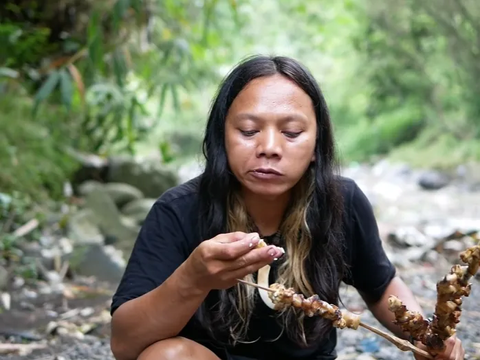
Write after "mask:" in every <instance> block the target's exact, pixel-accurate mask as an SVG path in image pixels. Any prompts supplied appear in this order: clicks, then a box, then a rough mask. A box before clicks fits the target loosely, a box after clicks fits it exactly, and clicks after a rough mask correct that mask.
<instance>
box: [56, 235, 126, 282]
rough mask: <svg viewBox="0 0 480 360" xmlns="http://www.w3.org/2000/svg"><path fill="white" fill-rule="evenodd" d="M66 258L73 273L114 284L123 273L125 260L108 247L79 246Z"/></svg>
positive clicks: (97, 245) (96, 245)
mask: <svg viewBox="0 0 480 360" xmlns="http://www.w3.org/2000/svg"><path fill="white" fill-rule="evenodd" d="M66 258H67V259H68V261H69V263H70V268H71V269H72V271H73V272H74V273H76V274H78V275H82V276H95V277H96V278H97V279H98V280H100V281H108V282H112V283H115V284H116V283H118V282H119V281H120V279H121V278H122V276H123V272H124V271H125V260H124V259H123V258H122V255H121V254H120V253H119V252H118V251H117V250H115V248H113V247H112V246H109V245H100V244H88V245H83V246H79V247H77V248H75V249H74V250H73V252H72V253H71V254H69V255H68V256H67V257H66Z"/></svg>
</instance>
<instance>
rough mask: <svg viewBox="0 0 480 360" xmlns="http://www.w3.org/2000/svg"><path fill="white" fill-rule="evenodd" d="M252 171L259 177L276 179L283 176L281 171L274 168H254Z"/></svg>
mask: <svg viewBox="0 0 480 360" xmlns="http://www.w3.org/2000/svg"><path fill="white" fill-rule="evenodd" d="M251 173H252V175H253V176H254V177H256V178H258V179H275V178H278V177H280V176H283V174H282V173H281V172H280V171H278V170H275V169H273V168H258V169H255V170H253V171H252V172H251Z"/></svg>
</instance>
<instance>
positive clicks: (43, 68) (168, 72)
mask: <svg viewBox="0 0 480 360" xmlns="http://www.w3.org/2000/svg"><path fill="white" fill-rule="evenodd" d="M20 5H22V6H20ZM25 6H30V9H31V12H30V13H28V14H24V13H23V12H22V10H21V9H22V8H24V7H25ZM236 7H237V3H236V2H235V1H230V2H227V3H226V4H225V3H219V2H217V1H215V0H213V1H205V2H200V3H199V2H190V1H186V0H184V1H161V0H156V1H153V2H150V1H146V0H116V1H113V2H109V3H105V2H91V1H88V2H85V1H79V0H72V1H69V2H67V3H65V4H60V3H58V4H52V3H51V2H48V1H46V0H43V1H29V0H23V1H21V4H18V3H17V4H16V3H15V2H12V1H9V2H8V4H7V6H5V7H4V8H1V9H0V14H1V15H2V16H3V17H5V18H6V20H7V23H6V25H3V27H2V28H0V36H3V38H4V39H5V40H8V41H7V42H8V44H9V45H10V46H11V47H12V48H14V50H15V51H12V52H11V55H10V54H8V55H7V57H6V58H2V57H0V66H4V67H5V68H9V69H11V70H16V71H19V72H20V78H19V81H20V82H21V84H22V86H24V87H25V88H26V89H28V91H29V92H31V93H32V95H33V96H34V100H35V102H34V106H33V115H34V116H36V115H37V113H38V110H39V108H40V106H42V105H43V104H45V103H46V102H48V103H50V104H61V105H63V106H64V108H65V109H66V110H67V111H71V112H73V113H75V114H76V116H75V117H74V118H75V119H76V121H79V124H78V125H79V126H78V130H79V132H78V134H82V135H84V136H83V137H82V138H81V139H80V138H77V139H74V140H75V146H76V147H79V148H81V149H82V150H85V151H92V152H97V153H108V152H110V151H123V150H127V151H129V152H134V151H135V145H136V144H137V143H138V142H139V141H141V140H142V139H143V138H144V137H145V136H146V135H147V134H148V129H149V128H151V127H152V126H155V125H156V124H157V122H158V120H159V117H160V115H161V114H162V112H163V109H164V107H165V105H167V104H172V105H173V106H174V108H175V109H176V110H177V111H178V110H179V109H180V107H181V104H180V101H179V99H180V94H181V92H182V91H191V90H192V89H193V88H198V86H201V84H202V83H203V82H204V81H205V80H211V79H215V78H216V77H217V76H218V74H217V73H216V69H215V67H214V66H213V64H212V62H211V60H212V59H213V58H215V56H212V55H211V54H210V52H209V48H208V46H211V43H213V44H215V43H217V44H221V43H222V41H221V39H222V36H223V32H222V31H223V30H232V29H234V28H235V26H236V25H235V24H236V22H235V21H232V14H233V15H235V14H236ZM66 13H75V14H76V15H75V18H73V19H70V18H68V17H65V14H66ZM84 19H88V20H87V21H85V20H84ZM217 19H221V20H222V24H221V25H222V27H223V28H222V29H220V28H219V27H217V26H219V25H218V22H217V21H216V20H217ZM233 19H234V20H237V18H236V17H235V16H234V17H233ZM25 25H26V28H27V29H29V31H30V32H27V33H26V34H25V35H24V36H21V35H22V34H23V33H22V31H21V30H19V29H20V28H21V27H22V28H23V27H25ZM212 28H213V29H212ZM19 32H20V33H19ZM17 33H19V34H20V35H17ZM32 42H36V43H37V44H38V46H40V47H41V49H43V50H44V51H43V52H41V53H37V52H36V51H35V49H36V48H35V47H30V45H31V43H32ZM29 48H31V49H32V50H33V51H32V52H31V53H29V52H28V49H29ZM25 51H26V52H27V53H28V54H29V55H31V56H30V57H25V56H22V54H23V53H24V52H25ZM32 74H33V75H32ZM167 100H168V101H170V102H169V103H167ZM153 104H155V105H156V106H153ZM152 107H154V108H156V110H155V111H152ZM147 108H148V109H149V110H148V111H147ZM77 114H78V115H80V116H77Z"/></svg>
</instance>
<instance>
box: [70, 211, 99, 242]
mask: <svg viewBox="0 0 480 360" xmlns="http://www.w3.org/2000/svg"><path fill="white" fill-rule="evenodd" d="M68 236H69V238H70V239H72V240H73V241H75V242H76V243H80V244H85V243H103V240H104V238H103V235H102V233H101V231H100V229H99V227H98V219H97V217H96V214H95V212H94V211H93V210H92V209H88V208H86V209H80V210H78V211H76V212H74V213H73V214H72V215H71V217H70V219H69V222H68Z"/></svg>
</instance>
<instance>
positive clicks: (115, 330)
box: [111, 265, 208, 360]
mask: <svg viewBox="0 0 480 360" xmlns="http://www.w3.org/2000/svg"><path fill="white" fill-rule="evenodd" d="M207 294H208V291H203V290H199V289H196V287H195V286H193V284H191V283H190V282H189V280H188V276H186V273H185V271H184V265H182V266H180V267H179V268H178V269H177V270H176V271H175V272H174V273H173V274H172V275H171V276H170V277H169V278H167V280H165V282H163V283H162V284H161V285H160V286H159V287H157V288H155V289H154V290H152V291H150V292H148V293H146V294H145V295H142V296H140V297H138V298H136V299H133V300H130V301H128V302H126V303H124V304H123V305H121V306H120V307H119V308H118V309H117V310H116V311H115V313H114V314H113V316H112V336H111V349H112V352H113V355H114V356H115V358H116V359H117V360H135V359H136V358H137V357H138V356H139V354H140V353H141V352H142V351H143V350H144V349H145V348H146V347H147V346H149V345H151V344H153V343H154V342H156V341H160V340H163V339H166V338H169V337H174V336H176V335H177V334H178V333H179V332H180V331H181V330H182V329H183V327H184V326H185V325H186V324H187V322H188V321H189V320H190V318H191V317H192V316H193V314H194V313H195V311H196V310H197V309H198V307H199V306H200V304H201V303H202V302H203V300H204V299H205V298H206V296H207Z"/></svg>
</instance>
